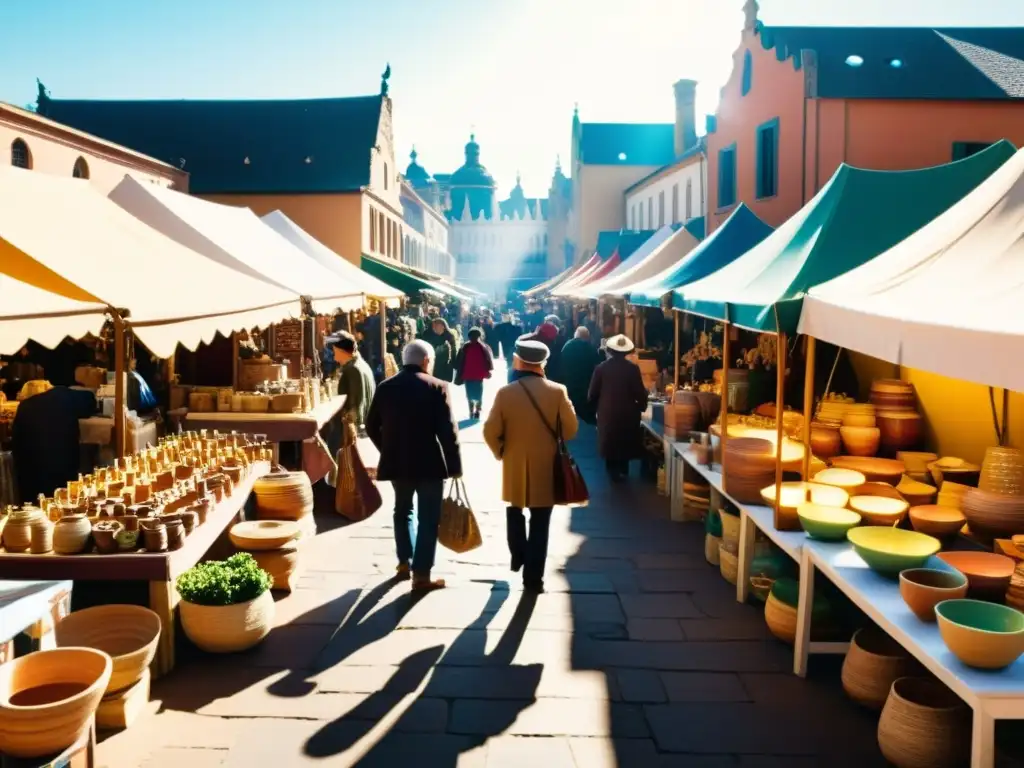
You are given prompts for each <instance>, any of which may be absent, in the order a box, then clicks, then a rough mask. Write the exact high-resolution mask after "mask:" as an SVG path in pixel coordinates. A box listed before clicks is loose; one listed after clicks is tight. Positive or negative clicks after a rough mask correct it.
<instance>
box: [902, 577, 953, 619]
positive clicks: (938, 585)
mask: <svg viewBox="0 0 1024 768" xmlns="http://www.w3.org/2000/svg"><path fill="white" fill-rule="evenodd" d="M966 595H967V577H966V576H964V575H963V574H962V573H960V572H958V571H942V570H939V569H938V568H909V569H907V570H905V571H900V596H901V597H902V598H903V602H905V603H906V604H907V607H908V608H910V610H911V611H913V613H914V615H915V616H917V618H919V619H920V620H921V621H935V606H936V605H938V604H939V603H941V602H942V601H943V600H954V599H956V598H960V597H966Z"/></svg>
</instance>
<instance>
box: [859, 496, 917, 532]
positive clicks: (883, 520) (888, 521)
mask: <svg viewBox="0 0 1024 768" xmlns="http://www.w3.org/2000/svg"><path fill="white" fill-rule="evenodd" d="M909 508H910V505H909V504H907V502H905V501H903V499H894V498H891V497H888V496H851V497H850V509H852V510H853V511H854V512H856V513H857V514H858V515H860V516H861V520H862V522H863V523H864V525H884V526H888V527H892V526H894V525H899V523H900V522H901V521H902V520H903V518H904V517H905V516H906V514H907V510H908V509H909Z"/></svg>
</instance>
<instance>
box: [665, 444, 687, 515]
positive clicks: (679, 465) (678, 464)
mask: <svg viewBox="0 0 1024 768" xmlns="http://www.w3.org/2000/svg"><path fill="white" fill-rule="evenodd" d="M665 445H666V448H667V450H666V453H665V457H666V458H665V460H666V461H667V462H668V463H667V464H666V466H667V467H671V471H670V472H669V473H668V477H667V478H666V482H667V483H668V497H669V517H670V518H671V519H672V520H673V521H674V522H677V523H678V522H683V521H685V520H686V518H685V517H684V516H683V475H684V474H685V472H686V467H685V466H684V462H683V460H682V458H681V457H680V456H679V454H678V453H676V450H675V448H674V447H673V446H672V445H671V443H667V442H666V444H665Z"/></svg>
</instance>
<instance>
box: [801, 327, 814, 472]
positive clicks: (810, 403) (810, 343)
mask: <svg viewBox="0 0 1024 768" xmlns="http://www.w3.org/2000/svg"><path fill="white" fill-rule="evenodd" d="M804 338H805V339H807V351H806V353H805V354H804V361H805V365H806V370H805V371H804V471H803V476H804V480H805V481H806V480H810V479H811V478H810V477H809V475H810V473H811V418H812V416H813V415H814V365H815V359H814V357H815V348H816V347H817V339H815V338H814V337H813V336H805V337H804Z"/></svg>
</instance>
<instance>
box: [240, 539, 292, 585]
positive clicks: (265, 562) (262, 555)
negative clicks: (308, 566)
mask: <svg viewBox="0 0 1024 768" xmlns="http://www.w3.org/2000/svg"><path fill="white" fill-rule="evenodd" d="M251 554H252V556H253V557H254V558H255V559H256V562H257V563H259V566H260V568H262V569H263V570H265V571H266V572H267V573H269V574H270V575H271V576H272V577H273V578H274V584H273V586H272V587H271V589H278V590H283V591H285V592H291V591H292V587H293V584H292V582H293V581H294V580H295V578H296V577H297V576H298V569H299V546H298V544H292V545H290V546H286V547H281V548H280V549H272V550H265V551H259V552H252V553H251Z"/></svg>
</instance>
